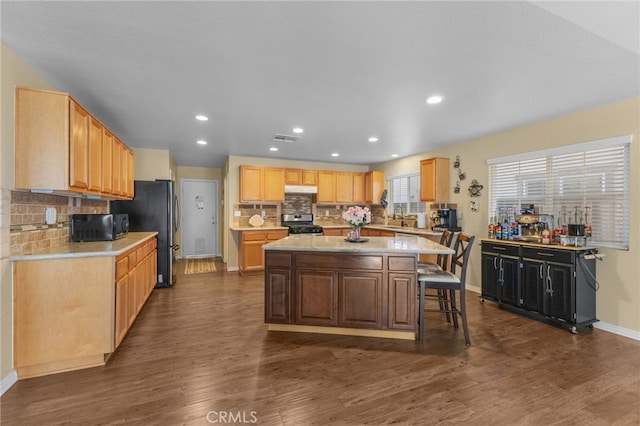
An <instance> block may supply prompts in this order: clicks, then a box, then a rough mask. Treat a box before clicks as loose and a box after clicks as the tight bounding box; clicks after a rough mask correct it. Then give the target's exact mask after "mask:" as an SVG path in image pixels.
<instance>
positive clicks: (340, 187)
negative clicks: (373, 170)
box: [335, 172, 353, 203]
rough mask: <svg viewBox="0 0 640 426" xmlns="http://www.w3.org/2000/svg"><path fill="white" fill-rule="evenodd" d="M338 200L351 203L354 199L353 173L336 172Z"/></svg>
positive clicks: (338, 201)
mask: <svg viewBox="0 0 640 426" xmlns="http://www.w3.org/2000/svg"><path fill="white" fill-rule="evenodd" d="M335 200H336V202H337V203H351V202H352V201H353V173H351V172H336V199H335Z"/></svg>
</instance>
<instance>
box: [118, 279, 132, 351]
mask: <svg viewBox="0 0 640 426" xmlns="http://www.w3.org/2000/svg"><path fill="white" fill-rule="evenodd" d="M128 291H129V278H128V276H127V275H125V276H124V277H123V278H122V279H120V280H119V281H118V282H117V283H116V335H115V347H118V345H120V342H122V339H124V336H125V335H126V334H127V330H128V329H129V314H128V307H129V302H128V297H129V295H128Z"/></svg>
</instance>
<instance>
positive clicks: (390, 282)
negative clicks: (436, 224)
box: [262, 235, 453, 340]
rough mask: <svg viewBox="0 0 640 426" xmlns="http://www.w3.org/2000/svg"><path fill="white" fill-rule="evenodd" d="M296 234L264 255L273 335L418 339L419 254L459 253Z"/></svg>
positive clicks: (433, 246)
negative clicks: (301, 334) (300, 333)
mask: <svg viewBox="0 0 640 426" xmlns="http://www.w3.org/2000/svg"><path fill="white" fill-rule="evenodd" d="M365 240H366V241H364V242H349V241H346V240H345V238H343V237H325V236H311V235H292V236H289V237H287V238H283V239H281V240H278V241H274V242H272V243H269V244H265V245H264V246H262V247H263V249H264V251H265V322H266V323H267V324H268V328H269V330H274V331H297V332H311V333H327V334H346V335H355V336H373V337H387V338H397V339H410V340H413V339H415V333H416V329H417V318H418V312H417V307H416V297H417V296H416V294H417V293H416V292H417V282H416V265H417V260H418V256H419V255H420V254H438V253H453V250H451V249H450V248H448V247H445V246H442V245H440V244H438V243H435V242H433V241H431V240H428V239H425V238H420V237H417V236H415V237H414V236H399V237H369V238H366V239H365Z"/></svg>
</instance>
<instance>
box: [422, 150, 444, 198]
mask: <svg viewBox="0 0 640 426" xmlns="http://www.w3.org/2000/svg"><path fill="white" fill-rule="evenodd" d="M420 200H421V201H438V202H447V201H449V159H448V158H443V157H436V158H428V159H426V160H422V161H420Z"/></svg>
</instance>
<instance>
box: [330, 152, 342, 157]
mask: <svg viewBox="0 0 640 426" xmlns="http://www.w3.org/2000/svg"><path fill="white" fill-rule="evenodd" d="M331 156H332V157H340V154H338V153H337V152H334V153H333V154H331Z"/></svg>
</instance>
